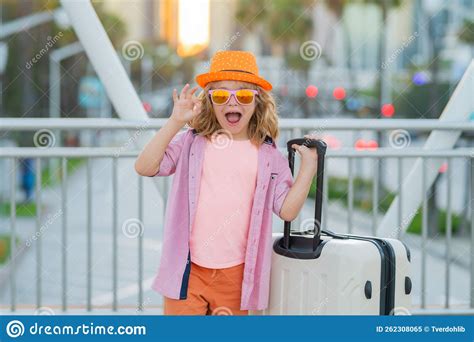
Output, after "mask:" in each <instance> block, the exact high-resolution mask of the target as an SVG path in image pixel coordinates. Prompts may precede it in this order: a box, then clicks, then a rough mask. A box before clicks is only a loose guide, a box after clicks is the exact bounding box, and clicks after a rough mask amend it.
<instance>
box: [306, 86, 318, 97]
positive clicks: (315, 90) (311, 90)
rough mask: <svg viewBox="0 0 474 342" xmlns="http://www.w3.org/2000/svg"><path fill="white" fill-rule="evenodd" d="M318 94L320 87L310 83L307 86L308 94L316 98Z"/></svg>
mask: <svg viewBox="0 0 474 342" xmlns="http://www.w3.org/2000/svg"><path fill="white" fill-rule="evenodd" d="M317 95H318V88H317V87H316V86H314V85H309V86H308V87H306V96H308V97H310V98H315V97H316V96H317Z"/></svg>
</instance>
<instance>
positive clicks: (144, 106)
mask: <svg viewBox="0 0 474 342" xmlns="http://www.w3.org/2000/svg"><path fill="white" fill-rule="evenodd" d="M143 108H145V112H147V113H150V112H151V104H149V103H148V102H143Z"/></svg>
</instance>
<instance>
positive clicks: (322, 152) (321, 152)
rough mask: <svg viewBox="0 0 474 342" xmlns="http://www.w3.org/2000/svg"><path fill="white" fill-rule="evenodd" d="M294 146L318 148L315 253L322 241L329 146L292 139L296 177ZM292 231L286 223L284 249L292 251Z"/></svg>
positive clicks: (290, 158)
mask: <svg viewBox="0 0 474 342" xmlns="http://www.w3.org/2000/svg"><path fill="white" fill-rule="evenodd" d="M293 144H296V145H304V146H307V147H309V148H316V152H317V154H318V166H317V170H316V198H315V203H316V204H315V208H314V225H315V227H314V237H313V251H314V250H316V247H317V246H318V245H319V243H320V241H321V209H322V204H323V178H324V159H325V156H326V149H327V145H326V143H325V142H324V141H322V140H313V139H305V138H298V139H292V140H290V141H288V143H287V149H288V162H289V164H290V169H291V174H292V175H294V169H295V150H294V149H293V147H291V146H293ZM290 230H291V222H289V221H285V227H284V231H283V248H285V249H287V250H288V249H290Z"/></svg>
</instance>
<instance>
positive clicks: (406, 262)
mask: <svg viewBox="0 0 474 342" xmlns="http://www.w3.org/2000/svg"><path fill="white" fill-rule="evenodd" d="M295 143H296V144H303V143H304V144H305V145H307V146H308V147H316V148H317V149H318V170H317V175H316V177H317V179H316V180H317V186H316V208H315V221H314V223H315V224H314V226H315V227H314V229H311V230H310V231H306V232H297V233H293V234H290V228H291V223H290V222H285V228H284V234H283V235H282V234H274V245H273V255H272V268H271V280H270V299H269V307H268V309H266V310H263V311H254V312H252V314H264V315H407V314H410V306H411V297H410V293H411V287H412V284H411V280H410V251H409V249H408V248H407V247H406V246H405V245H404V244H403V243H402V242H401V241H398V240H395V239H381V238H377V237H367V236H356V235H348V234H334V233H332V232H330V231H324V230H323V231H321V230H320V222H321V206H322V202H321V201H322V190H323V189H322V184H323V181H322V180H323V170H324V154H325V151H326V145H325V143H324V142H323V141H319V140H318V141H308V140H304V139H293V140H290V141H289V142H288V152H289V162H290V168H291V170H292V172H293V165H294V150H293V149H292V148H291V145H292V144H295Z"/></svg>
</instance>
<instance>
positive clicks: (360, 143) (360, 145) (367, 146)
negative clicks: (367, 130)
mask: <svg viewBox="0 0 474 342" xmlns="http://www.w3.org/2000/svg"><path fill="white" fill-rule="evenodd" d="M354 147H355V149H356V150H359V151H361V150H376V149H378V148H379V144H378V143H377V141H375V140H373V139H371V140H364V139H357V140H356V142H355V144H354Z"/></svg>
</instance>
